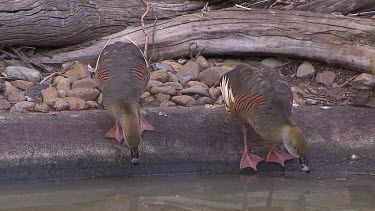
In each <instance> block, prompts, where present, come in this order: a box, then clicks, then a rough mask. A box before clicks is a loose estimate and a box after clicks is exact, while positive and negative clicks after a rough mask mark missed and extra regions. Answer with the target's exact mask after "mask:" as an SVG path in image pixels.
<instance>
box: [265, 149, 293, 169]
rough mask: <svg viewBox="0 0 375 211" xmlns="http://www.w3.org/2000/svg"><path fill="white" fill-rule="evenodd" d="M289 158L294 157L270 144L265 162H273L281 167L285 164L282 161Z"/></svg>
mask: <svg viewBox="0 0 375 211" xmlns="http://www.w3.org/2000/svg"><path fill="white" fill-rule="evenodd" d="M291 159H294V157H293V156H291V155H290V154H288V153H285V152H283V151H280V150H278V149H277V148H276V147H275V146H274V145H272V146H271V149H270V152H269V153H268V155H267V163H268V162H275V163H278V164H280V165H281V166H283V167H284V166H285V164H284V162H285V161H287V160H291Z"/></svg>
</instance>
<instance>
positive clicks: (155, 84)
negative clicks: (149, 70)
mask: <svg viewBox="0 0 375 211" xmlns="http://www.w3.org/2000/svg"><path fill="white" fill-rule="evenodd" d="M161 85H163V83H162V82H160V81H155V80H150V81H149V82H148V84H147V86H146V89H147V90H150V89H151V88H152V87H157V86H161Z"/></svg>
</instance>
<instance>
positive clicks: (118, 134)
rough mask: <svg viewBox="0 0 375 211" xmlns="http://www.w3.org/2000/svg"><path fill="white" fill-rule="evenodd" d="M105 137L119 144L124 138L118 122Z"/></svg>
mask: <svg viewBox="0 0 375 211" xmlns="http://www.w3.org/2000/svg"><path fill="white" fill-rule="evenodd" d="M105 137H107V138H114V139H116V140H117V141H118V142H119V143H121V140H122V139H123V138H124V134H123V131H122V128H121V125H120V123H119V122H118V121H116V123H115V126H114V127H113V128H112V129H111V130H109V131H108V132H107V134H105Z"/></svg>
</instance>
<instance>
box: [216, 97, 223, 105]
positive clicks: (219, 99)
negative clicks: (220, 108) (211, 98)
mask: <svg viewBox="0 0 375 211" xmlns="http://www.w3.org/2000/svg"><path fill="white" fill-rule="evenodd" d="M216 104H219V105H222V104H224V97H223V95H220V96H219V97H218V98H217V100H216Z"/></svg>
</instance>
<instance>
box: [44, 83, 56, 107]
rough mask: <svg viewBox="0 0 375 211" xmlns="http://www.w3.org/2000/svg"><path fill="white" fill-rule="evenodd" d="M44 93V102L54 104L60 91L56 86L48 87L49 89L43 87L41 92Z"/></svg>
mask: <svg viewBox="0 0 375 211" xmlns="http://www.w3.org/2000/svg"><path fill="white" fill-rule="evenodd" d="M40 93H41V94H42V98H43V103H46V104H48V105H52V103H53V100H54V99H56V98H57V97H58V96H59V93H58V92H57V90H56V89H55V87H52V86H50V87H48V88H47V89H43V90H41V92H40Z"/></svg>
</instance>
